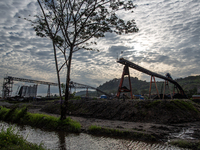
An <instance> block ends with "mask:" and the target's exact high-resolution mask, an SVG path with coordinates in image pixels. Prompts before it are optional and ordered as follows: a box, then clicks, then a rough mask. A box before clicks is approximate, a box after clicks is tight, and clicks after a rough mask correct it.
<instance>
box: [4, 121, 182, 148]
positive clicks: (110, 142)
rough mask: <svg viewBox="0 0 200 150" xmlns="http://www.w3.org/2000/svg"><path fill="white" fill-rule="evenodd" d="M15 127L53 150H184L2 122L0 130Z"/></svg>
mask: <svg viewBox="0 0 200 150" xmlns="http://www.w3.org/2000/svg"><path fill="white" fill-rule="evenodd" d="M10 126H12V127H15V132H17V131H18V132H19V134H20V135H22V136H23V137H24V138H26V140H27V141H28V142H31V143H37V144H40V143H43V144H44V146H45V147H46V148H47V149H51V150H116V149H118V150H183V148H179V147H175V146H172V145H168V144H166V143H147V142H141V141H132V140H127V139H115V138H109V137H103V136H101V137H100V136H93V135H89V134H86V133H80V134H72V133H70V134H68V133H66V132H54V131H52V132H48V131H44V130H41V129H38V128H32V127H30V126H23V127H22V126H17V125H10V124H8V123H5V122H0V130H1V129H2V128H4V130H6V129H7V128H8V127H10Z"/></svg>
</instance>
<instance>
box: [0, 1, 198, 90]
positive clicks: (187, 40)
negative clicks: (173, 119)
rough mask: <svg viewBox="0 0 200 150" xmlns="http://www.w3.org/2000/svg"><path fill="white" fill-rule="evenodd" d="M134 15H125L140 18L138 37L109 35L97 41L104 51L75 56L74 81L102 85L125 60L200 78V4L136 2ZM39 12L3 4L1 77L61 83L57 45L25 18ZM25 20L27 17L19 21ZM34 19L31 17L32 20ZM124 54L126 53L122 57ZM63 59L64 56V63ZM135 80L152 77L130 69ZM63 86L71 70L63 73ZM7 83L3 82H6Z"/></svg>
mask: <svg viewBox="0 0 200 150" xmlns="http://www.w3.org/2000/svg"><path fill="white" fill-rule="evenodd" d="M134 3H135V4H136V5H137V7H136V9H135V10H134V13H131V14H129V13H124V14H120V15H122V16H123V17H125V19H126V20H129V19H135V20H136V24H137V26H138V27H139V29H140V30H139V32H138V33H134V34H128V35H121V36H118V35H115V34H111V33H107V34H106V36H105V38H101V39H97V40H95V41H97V42H98V45H97V46H96V47H97V48H99V50H100V52H96V51H79V52H77V53H74V56H73V61H72V74H71V80H73V81H75V82H80V83H83V84H88V85H91V86H95V87H96V86H98V85H100V84H102V83H104V82H106V81H108V80H111V79H113V78H120V77H121V74H122V70H123V66H122V65H120V64H118V63H117V62H116V59H117V57H119V56H120V55H122V57H124V58H126V59H128V60H130V61H132V62H134V63H136V64H138V65H141V66H142V67H144V68H146V69H149V70H151V71H155V72H157V73H160V74H162V75H165V73H166V72H169V73H171V74H172V77H174V78H179V77H186V76H189V75H194V74H195V75H197V74H200V71H199V69H198V68H199V65H200V59H199V58H200V44H199V43H200V18H199V16H200V3H199V1H195V0H182V1H176V0H134ZM37 12H40V10H39V8H38V4H37V3H36V1H35V0H26V1H22V0H17V1H16V0H2V1H1V2H0V15H1V20H0V36H1V38H0V54H1V55H0V61H1V64H0V72H1V74H0V77H1V78H3V76H4V74H6V73H7V72H8V73H9V75H11V76H16V77H22V78H31V79H35V80H44V81H52V82H57V79H56V71H55V63H54V57H53V52H52V44H51V41H50V40H49V39H48V38H40V37H37V36H36V35H35V32H34V31H33V29H32V27H31V26H30V23H28V22H27V21H25V20H24V19H22V18H23V17H29V16H28V15H29V14H34V13H37ZM18 16H21V17H22V18H18ZM31 17H32V16H31ZM121 51H123V54H121ZM62 60H63V57H62V55H61V54H59V64H60V65H61V64H62ZM130 72H131V76H132V77H138V78H139V79H142V80H144V79H146V80H147V81H148V80H149V77H148V76H146V75H144V74H142V73H140V72H138V71H136V70H133V69H131V70H130ZM61 76H62V77H61V80H62V81H61V82H64V79H65V77H66V69H64V70H63V71H62V72H61ZM1 82H2V80H1Z"/></svg>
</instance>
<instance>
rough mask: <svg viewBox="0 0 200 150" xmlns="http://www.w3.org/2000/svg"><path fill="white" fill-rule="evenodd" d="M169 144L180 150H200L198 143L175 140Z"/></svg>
mask: <svg viewBox="0 0 200 150" xmlns="http://www.w3.org/2000/svg"><path fill="white" fill-rule="evenodd" d="M170 144H172V145H176V146H178V147H182V148H189V149H194V150H200V141H196V142H191V141H186V140H175V141H171V142H170Z"/></svg>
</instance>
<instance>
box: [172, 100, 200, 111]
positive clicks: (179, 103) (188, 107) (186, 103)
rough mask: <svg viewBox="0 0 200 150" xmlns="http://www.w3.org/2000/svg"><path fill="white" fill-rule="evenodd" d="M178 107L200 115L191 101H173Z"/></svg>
mask: <svg viewBox="0 0 200 150" xmlns="http://www.w3.org/2000/svg"><path fill="white" fill-rule="evenodd" d="M171 102H172V103H174V104H175V105H176V106H177V107H179V108H181V109H182V110H186V111H187V110H190V111H195V112H197V113H199V111H198V110H197V109H196V108H195V107H194V106H193V104H192V102H191V101H184V100H172V101H171Z"/></svg>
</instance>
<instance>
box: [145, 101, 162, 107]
mask: <svg viewBox="0 0 200 150" xmlns="http://www.w3.org/2000/svg"><path fill="white" fill-rule="evenodd" d="M161 102H162V101H161V100H154V101H151V102H150V103H149V104H148V105H146V107H147V108H151V107H156V106H157V105H158V104H160V103H161Z"/></svg>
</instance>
